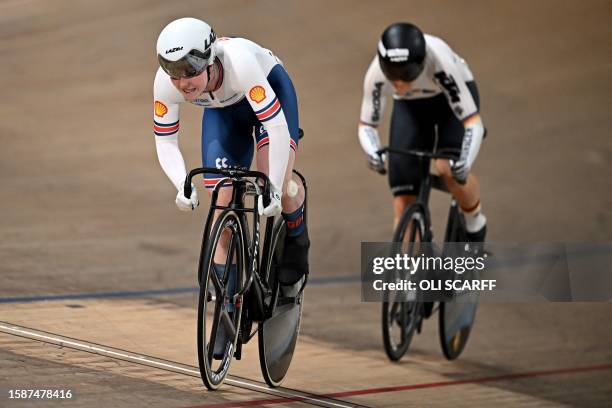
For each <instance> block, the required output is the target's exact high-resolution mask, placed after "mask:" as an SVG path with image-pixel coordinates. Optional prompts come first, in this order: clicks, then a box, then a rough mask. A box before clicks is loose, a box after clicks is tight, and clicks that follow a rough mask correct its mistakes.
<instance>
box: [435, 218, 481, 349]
mask: <svg viewBox="0 0 612 408" xmlns="http://www.w3.org/2000/svg"><path fill="white" fill-rule="evenodd" d="M453 211H454V212H453ZM461 217H462V215H461V214H460V213H459V212H458V210H457V208H456V206H455V207H454V208H452V209H451V216H450V217H449V226H448V227H447V237H446V241H447V242H452V243H453V244H449V245H446V250H445V252H446V253H445V254H444V256H445V257H465V256H466V255H467V256H470V255H471V254H470V248H469V246H468V245H467V244H466V243H465V242H466V240H467V239H466V235H465V232H464V231H465V229H464V222H463V220H462V218H461ZM478 278H479V273H478V271H477V270H472V271H469V272H465V273H463V274H461V275H457V274H454V276H453V279H454V280H460V281H461V280H463V281H465V280H476V279H478ZM477 307H478V293H477V292H474V291H469V290H455V291H452V293H450V296H449V299H448V300H446V301H444V302H440V310H439V325H438V326H439V336H440V346H441V347H442V352H443V353H444V356H445V357H446V358H447V359H449V360H454V359H456V358H457V357H459V355H460V354H461V352H462V351H463V349H464V348H465V345H466V344H467V341H468V338H469V335H470V332H471V330H472V326H473V324H474V319H475V317H476V308H477Z"/></svg>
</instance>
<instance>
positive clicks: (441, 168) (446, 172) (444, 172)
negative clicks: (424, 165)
mask: <svg viewBox="0 0 612 408" xmlns="http://www.w3.org/2000/svg"><path fill="white" fill-rule="evenodd" d="M435 166H436V170H437V171H438V174H439V175H440V176H441V177H442V178H444V179H445V180H448V179H450V178H453V172H452V171H451V167H450V162H449V161H448V160H442V159H438V160H436V161H435Z"/></svg>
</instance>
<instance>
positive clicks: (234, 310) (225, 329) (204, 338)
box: [197, 210, 246, 390]
mask: <svg viewBox="0 0 612 408" xmlns="http://www.w3.org/2000/svg"><path fill="white" fill-rule="evenodd" d="M222 238H223V239H224V240H227V241H225V242H227V243H228V246H227V248H228V249H227V256H225V257H223V259H225V264H224V265H223V264H219V265H221V266H220V267H218V270H216V269H215V262H214V259H215V254H217V252H218V251H219V250H220V245H219V244H220V241H221V239H222ZM203 239H204V243H203V245H202V255H201V257H200V265H199V279H200V294H199V300H198V328H197V329H198V330H197V332H198V362H199V366H200V375H201V377H202V381H203V383H204V385H205V386H206V387H207V388H208V389H210V390H216V389H217V388H219V387H220V386H221V384H222V383H223V381H224V380H225V377H226V376H227V373H228V371H229V367H230V363H231V361H232V358H233V356H234V352H235V350H236V343H237V339H238V334H239V327H240V319H241V315H242V299H238V298H236V297H234V296H233V294H236V293H238V292H239V291H240V290H241V289H242V287H243V286H244V276H245V271H246V259H245V258H244V254H245V253H246V250H245V235H244V233H243V226H242V223H241V221H240V217H239V216H238V215H237V214H236V213H235V212H233V211H231V210H225V211H223V212H222V213H221V214H220V215H219V217H218V218H217V221H216V222H215V224H214V226H213V228H212V230H211V232H210V235H209V236H208V237H207V236H204V238H203ZM219 257H220V256H218V258H219ZM233 265H235V272H233V271H232V272H230V271H231V270H232V269H233V268H234V266H233ZM230 292H233V293H230Z"/></svg>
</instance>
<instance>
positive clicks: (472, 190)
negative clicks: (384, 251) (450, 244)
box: [358, 23, 487, 242]
mask: <svg viewBox="0 0 612 408" xmlns="http://www.w3.org/2000/svg"><path fill="white" fill-rule="evenodd" d="M391 94H392V95H393V113H392V115H391V126H390V141H389V145H390V146H391V147H394V148H399V149H421V150H423V149H429V150H433V149H436V151H437V152H439V153H448V154H451V155H455V156H456V157H457V158H456V159H455V160H436V163H435V166H436V168H437V171H438V173H440V175H441V176H442V177H443V179H444V181H445V182H446V184H447V186H448V188H449V190H450V192H451V193H452V194H453V196H454V197H455V199H456V200H457V202H458V203H459V205H460V206H461V210H462V212H463V214H464V216H465V221H466V229H467V232H468V239H469V240H470V241H472V242H484V239H485V235H486V222H487V219H486V217H485V216H484V214H483V213H482V206H481V203H480V188H479V184H478V181H477V179H476V177H475V176H474V174H473V172H470V169H471V167H472V165H473V163H474V160H475V159H476V156H477V155H478V150H479V149H480V144H481V142H482V139H483V136H484V133H485V131H484V125H483V123H482V119H481V118H480V113H479V107H480V100H479V96H478V89H477V87H476V83H475V82H474V77H473V75H472V72H471V71H470V68H469V67H468V65H467V63H466V62H465V61H464V60H463V58H461V57H460V56H458V55H457V54H455V53H454V52H453V50H452V49H451V48H450V47H449V46H448V45H447V44H446V43H445V42H444V41H443V40H441V39H440V38H438V37H434V36H432V35H429V34H423V32H422V31H421V30H420V29H419V28H418V27H417V26H415V25H413V24H409V23H395V24H392V25H390V26H389V27H387V29H386V30H385V31H384V32H383V34H382V36H381V38H380V41H379V42H378V55H377V56H376V57H374V59H373V60H372V63H371V64H370V67H369V69H368V71H367V73H366V76H365V80H364V94H363V101H362V104H361V117H360V123H359V130H358V134H359V141H360V143H361V147H362V148H363V150H364V151H365V153H366V154H367V156H368V163H369V166H370V168H372V169H373V170H375V171H378V172H379V173H381V174H382V173H384V172H385V160H387V158H386V157H385V156H379V155H378V154H377V153H376V152H377V150H379V149H380V138H379V136H378V130H377V127H378V124H379V123H380V121H381V118H382V116H383V113H384V109H385V105H386V99H387V98H388V96H389V95H391ZM388 160H389V163H388V164H389V165H388V168H389V185H390V187H391V192H392V193H393V197H394V198H393V206H394V213H395V223H394V225H395V224H397V222H398V220H399V218H400V216H401V215H402V213H403V211H404V209H405V208H406V207H407V206H408V205H409V204H410V203H411V202H413V201H414V200H415V199H416V194H417V193H418V190H419V172H418V170H417V167H416V166H417V165H418V160H417V159H416V158H408V157H405V156H398V155H390V157H389V158H388Z"/></svg>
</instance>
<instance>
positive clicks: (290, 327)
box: [257, 220, 305, 387]
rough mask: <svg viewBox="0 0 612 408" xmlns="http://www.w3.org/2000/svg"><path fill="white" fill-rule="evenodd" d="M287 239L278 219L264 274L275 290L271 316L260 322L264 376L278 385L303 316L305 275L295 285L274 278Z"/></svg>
mask: <svg viewBox="0 0 612 408" xmlns="http://www.w3.org/2000/svg"><path fill="white" fill-rule="evenodd" d="M284 240H285V223H284V221H282V220H278V221H277V223H276V224H275V227H274V232H273V234H272V239H271V242H270V247H269V251H268V254H269V258H268V259H267V260H266V262H265V263H264V265H266V269H267V270H265V271H263V273H262V276H266V277H268V284H269V286H270V287H271V288H273V294H272V297H271V299H270V301H269V303H268V304H267V305H266V307H267V308H268V312H269V313H270V315H269V317H268V318H267V319H265V320H264V321H262V322H260V323H259V327H258V338H257V340H258V343H259V365H260V367H261V373H262V375H263V377H264V380H265V381H266V383H267V384H268V385H269V386H270V387H278V386H279V385H280V384H281V383H282V382H283V380H284V379H285V376H286V375H287V371H288V370H289V366H290V365H291V360H292V359H293V353H294V351H295V346H296V344H297V339H298V335H299V332H300V322H301V319H302V307H303V300H304V292H303V291H300V289H301V288H302V284H303V283H304V279H305V278H302V279H301V280H300V281H298V282H297V283H295V284H294V285H290V286H286V285H281V284H280V283H278V282H277V281H276V279H275V276H276V268H277V266H278V265H279V263H280V260H281V256H282V253H283V242H284Z"/></svg>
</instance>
